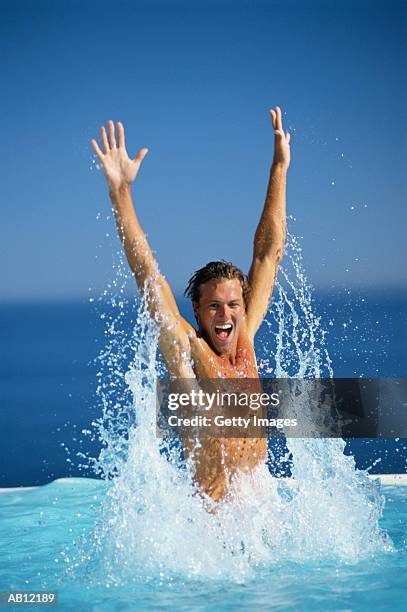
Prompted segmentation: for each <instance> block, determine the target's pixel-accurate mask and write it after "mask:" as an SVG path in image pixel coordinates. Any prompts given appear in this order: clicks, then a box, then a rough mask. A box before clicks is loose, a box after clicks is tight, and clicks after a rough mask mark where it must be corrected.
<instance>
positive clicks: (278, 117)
mask: <svg viewBox="0 0 407 612" xmlns="http://www.w3.org/2000/svg"><path fill="white" fill-rule="evenodd" d="M276 129H277V130H282V129H283V120H282V117H281V108H280V107H279V106H276Z"/></svg>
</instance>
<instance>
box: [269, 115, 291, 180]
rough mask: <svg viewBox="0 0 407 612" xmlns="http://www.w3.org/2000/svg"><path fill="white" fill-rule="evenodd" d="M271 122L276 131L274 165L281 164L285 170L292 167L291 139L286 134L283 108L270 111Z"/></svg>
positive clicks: (289, 135)
mask: <svg viewBox="0 0 407 612" xmlns="http://www.w3.org/2000/svg"><path fill="white" fill-rule="evenodd" d="M270 114H271V121H272V124H273V129H274V159H273V164H281V165H282V166H284V168H286V169H287V168H288V166H289V165H290V138H291V134H289V133H288V132H287V133H286V134H284V130H283V121H282V118H281V108H280V107H279V106H276V108H275V109H270Z"/></svg>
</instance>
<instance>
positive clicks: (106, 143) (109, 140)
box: [92, 121, 126, 159]
mask: <svg viewBox="0 0 407 612" xmlns="http://www.w3.org/2000/svg"><path fill="white" fill-rule="evenodd" d="M107 129H108V131H109V137H108V135H107V131H106V128H105V126H104V125H103V126H102V127H101V128H100V135H101V139H102V146H103V149H104V152H105V155H107V154H108V153H109V152H110V150H111V149H115V148H116V136H115V131H114V123H113V121H108V123H107ZM117 135H118V141H119V147H123V148H125V146H126V145H125V138H124V127H123V124H122V123H121V122H120V121H118V123H117ZM92 147H93V149H94V151H95V153H96V155H97V156H98V157H99V159H101V156H102V157H103V156H104V155H103V153H102V151H101V149H100V148H99V146H98V144H97V142H96V140H92Z"/></svg>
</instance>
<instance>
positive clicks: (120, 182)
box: [92, 121, 148, 192]
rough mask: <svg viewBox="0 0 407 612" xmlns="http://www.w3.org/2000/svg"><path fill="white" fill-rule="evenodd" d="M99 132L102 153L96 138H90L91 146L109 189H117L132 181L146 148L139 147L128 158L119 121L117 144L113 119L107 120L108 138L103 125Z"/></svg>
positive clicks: (146, 151) (122, 129) (121, 125)
mask: <svg viewBox="0 0 407 612" xmlns="http://www.w3.org/2000/svg"><path fill="white" fill-rule="evenodd" d="M100 133H101V137H102V146H103V149H104V153H103V152H102V151H101V149H100V148H99V146H98V143H97V142H96V140H92V147H93V150H94V151H95V153H96V155H97V156H98V158H99V161H100V163H101V165H102V168H103V172H104V173H105V176H106V179H107V182H108V184H109V189H110V191H111V192H115V191H119V190H120V189H122V188H123V187H128V186H129V185H130V184H131V183H132V182H133V181H134V179H135V178H136V176H137V173H138V171H139V170H140V166H141V162H142V161H143V159H144V157H145V156H146V155H147V153H148V149H140V151H139V152H138V153H137V155H136V157H135V158H134V159H130V157H129V156H128V154H127V151H126V145H125V139H124V127H123V124H122V123H120V121H119V122H118V123H117V145H116V137H115V129H114V123H113V121H109V122H108V133H109V138H108V136H107V132H106V130H105V128H104V127H101V128H100Z"/></svg>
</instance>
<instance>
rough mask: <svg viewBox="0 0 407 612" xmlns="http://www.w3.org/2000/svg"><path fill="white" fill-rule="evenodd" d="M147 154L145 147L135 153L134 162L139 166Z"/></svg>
mask: <svg viewBox="0 0 407 612" xmlns="http://www.w3.org/2000/svg"><path fill="white" fill-rule="evenodd" d="M147 153H148V149H147V148H146V147H144V149H140V151H139V152H138V153H137V155H136V157H135V158H134V161H136V162H138V163H139V164H141V162H142V161H143V159H144V158H145V156H146V155H147Z"/></svg>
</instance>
